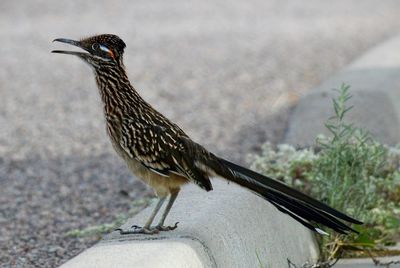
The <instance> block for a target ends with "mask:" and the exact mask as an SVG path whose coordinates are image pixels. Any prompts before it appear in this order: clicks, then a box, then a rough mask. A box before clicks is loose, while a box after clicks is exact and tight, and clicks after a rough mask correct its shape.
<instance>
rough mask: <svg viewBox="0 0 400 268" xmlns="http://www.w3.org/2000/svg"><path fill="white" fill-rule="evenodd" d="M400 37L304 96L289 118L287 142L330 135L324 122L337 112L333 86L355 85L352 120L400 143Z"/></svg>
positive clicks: (308, 142)
mask: <svg viewBox="0 0 400 268" xmlns="http://www.w3.org/2000/svg"><path fill="white" fill-rule="evenodd" d="M399 47H400V36H397V37H395V38H392V39H390V40H389V41H387V42H385V43H383V44H381V45H378V46H377V47H375V48H373V49H371V50H370V51H369V52H368V53H366V54H365V55H363V56H362V57H361V58H359V59H358V60H356V61H355V62H353V63H352V64H351V65H349V66H348V67H347V68H345V69H344V70H342V71H341V72H339V73H338V74H337V75H335V76H333V77H332V78H330V79H329V80H327V81H326V82H324V83H322V84H321V85H320V86H318V87H317V88H316V89H315V90H313V91H311V92H310V93H309V94H307V95H306V96H304V97H303V98H301V99H300V101H299V103H298V104H297V106H296V107H295V109H294V111H293V113H292V115H291V117H290V121H289V128H288V131H287V133H286V137H285V139H284V141H285V143H289V144H293V145H299V146H302V147H303V146H310V145H312V144H314V142H315V137H316V135H318V134H320V133H323V134H328V133H327V130H326V128H325V126H324V122H325V121H326V120H327V119H328V118H329V117H330V116H331V115H332V114H333V110H332V97H333V96H334V95H335V94H334V93H335V92H334V91H333V90H332V89H333V88H339V87H340V85H341V84H342V83H345V84H347V85H350V86H351V94H352V95H353V99H352V100H351V101H350V104H351V105H354V109H353V110H352V111H351V112H350V113H349V116H348V120H349V121H350V122H354V123H355V124H356V125H357V126H360V127H364V128H366V129H368V130H369V131H370V132H371V133H372V134H373V135H374V136H375V137H376V138H377V139H378V140H380V141H381V142H383V143H386V144H389V145H394V144H397V143H399V142H400V53H399Z"/></svg>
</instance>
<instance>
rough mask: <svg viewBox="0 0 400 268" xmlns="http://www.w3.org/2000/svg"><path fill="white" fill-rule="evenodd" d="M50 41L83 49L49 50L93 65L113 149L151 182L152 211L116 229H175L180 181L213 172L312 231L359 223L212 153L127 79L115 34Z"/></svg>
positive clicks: (207, 186)
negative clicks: (172, 213) (171, 218)
mask: <svg viewBox="0 0 400 268" xmlns="http://www.w3.org/2000/svg"><path fill="white" fill-rule="evenodd" d="M54 41H58V42H62V43H68V44H71V45H74V46H77V47H80V48H82V49H83V50H86V51H87V53H86V52H73V51H64V50H54V51H52V52H53V53H62V54H71V55H76V56H78V57H80V58H81V59H82V60H84V61H85V62H86V63H88V64H89V65H90V66H91V67H92V69H93V70H94V73H95V77H96V82H97V86H98V88H99V92H100V95H101V99H102V101H103V104H104V114H105V119H106V125H107V132H108V134H109V136H110V139H111V142H112V144H113V146H114V148H115V150H116V151H117V153H118V154H119V155H120V156H121V157H122V158H123V159H124V160H125V162H126V163H127V165H128V167H129V169H130V170H131V171H132V172H133V173H134V174H135V175H136V176H137V177H138V178H140V179H141V180H142V181H143V182H145V183H147V184H148V185H150V186H151V187H152V188H153V189H154V191H155V192H156V194H157V196H158V197H159V202H158V203H157V205H156V207H155V209H154V211H153V213H152V214H151V216H150V217H149V219H148V221H147V222H146V224H145V225H144V226H143V227H142V228H135V229H132V230H127V231H123V230H120V231H121V234H128V233H149V234H153V233H156V232H158V231H167V230H173V229H175V228H176V224H175V225H174V226H164V221H165V218H166V216H167V215H168V212H169V210H170V209H171V207H172V205H173V203H174V201H175V199H176V197H177V195H178V193H179V191H180V188H181V186H182V185H183V184H185V183H189V182H191V183H195V184H197V185H198V186H200V187H201V188H203V189H204V190H206V191H210V190H212V185H211V181H210V177H215V176H218V177H222V178H224V179H226V180H228V181H232V182H234V183H237V184H238V185H241V186H243V187H245V188H247V189H249V190H251V191H253V192H254V193H255V194H257V195H259V196H260V197H262V198H264V199H266V200H267V201H269V202H271V203H272V204H273V205H274V206H275V207H276V208H277V209H279V210H280V211H282V212H284V213H286V214H288V215H289V216H291V217H292V218H294V219H295V220H297V221H298V222H300V223H301V224H303V225H304V226H306V227H307V228H309V229H311V230H313V231H316V232H320V233H324V232H323V231H322V230H321V229H319V226H318V224H322V225H325V226H327V227H329V228H332V229H333V230H335V231H337V232H339V233H348V232H349V231H354V230H353V229H352V228H351V227H350V226H348V225H346V224H345V223H343V222H342V221H343V220H344V221H347V222H350V223H355V224H362V223H361V222H359V221H357V220H355V219H353V218H351V217H349V216H347V215H345V214H343V213H341V212H339V211H337V210H335V209H333V208H331V207H329V206H327V205H325V204H323V203H321V202H319V201H317V200H315V199H313V198H311V197H309V196H307V195H305V194H303V193H301V192H299V191H297V190H294V189H292V188H290V187H288V186H286V185H284V184H282V183H280V182H278V181H276V180H273V179H271V178H268V177H266V176H263V175H261V174H258V173H256V172H254V171H251V170H249V169H246V168H244V167H241V166H238V165H236V164H234V163H232V162H229V161H227V160H224V159H222V158H220V157H217V156H216V155H214V154H212V153H210V152H208V151H207V150H206V149H204V148H203V147H202V146H201V145H199V144H197V143H196V142H194V141H192V140H191V139H190V138H189V137H188V136H187V135H186V134H185V132H183V130H182V129H180V128H179V127H178V126H177V125H176V124H174V123H173V122H171V121H170V120H168V119H167V118H166V117H164V116H163V115H162V114H161V113H159V112H158V111H156V110H155V109H154V108H153V107H151V105H150V104H148V103H147V102H146V101H145V100H143V99H142V98H141V97H140V96H139V94H138V93H137V92H136V90H135V89H134V87H133V86H132V85H131V83H130V82H129V79H128V76H127V74H126V71H125V67H124V64H123V53H124V48H125V43H124V42H123V41H122V40H121V39H120V38H119V37H118V36H116V35H111V34H103V35H97V36H93V37H89V38H85V39H82V40H80V41H75V40H71V39H64V38H59V39H55V40H54ZM169 195H170V200H169V202H168V205H167V207H166V208H165V210H164V213H163V215H162V217H161V220H160V222H159V223H158V224H157V225H156V226H154V227H153V226H151V224H152V222H153V219H154V217H155V215H156V214H157V213H158V211H159V209H160V207H161V206H162V204H163V202H164V201H165V199H166V197H167V196H169Z"/></svg>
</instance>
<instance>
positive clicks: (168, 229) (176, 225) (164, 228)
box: [155, 222, 179, 232]
mask: <svg viewBox="0 0 400 268" xmlns="http://www.w3.org/2000/svg"><path fill="white" fill-rule="evenodd" d="M178 223H179V222H176V223H175V224H174V225H173V226H162V225H157V226H156V227H155V228H156V229H157V230H159V231H165V232H166V231H172V230H175V229H176V228H178Z"/></svg>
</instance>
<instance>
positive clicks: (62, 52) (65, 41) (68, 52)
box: [51, 38, 90, 57]
mask: <svg viewBox="0 0 400 268" xmlns="http://www.w3.org/2000/svg"><path fill="white" fill-rule="evenodd" d="M53 42H61V43H66V44H70V45H73V46H76V47H79V48H82V49H84V50H86V51H88V49H87V48H85V47H84V46H82V44H81V42H79V41H76V40H71V39H66V38H57V39H54V40H53ZM51 53H61V54H70V55H76V56H80V57H87V56H88V55H90V54H88V53H84V52H79V51H68V50H53V51H51Z"/></svg>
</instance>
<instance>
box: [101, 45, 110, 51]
mask: <svg viewBox="0 0 400 268" xmlns="http://www.w3.org/2000/svg"><path fill="white" fill-rule="evenodd" d="M100 49H101V50H103V51H104V52H107V53H110V50H109V49H108V48H107V47H106V46H103V45H100Z"/></svg>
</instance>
